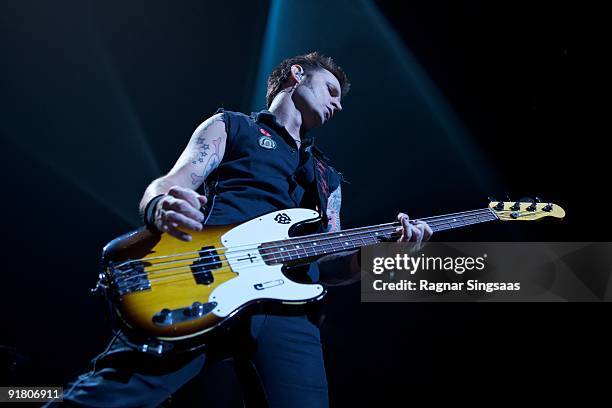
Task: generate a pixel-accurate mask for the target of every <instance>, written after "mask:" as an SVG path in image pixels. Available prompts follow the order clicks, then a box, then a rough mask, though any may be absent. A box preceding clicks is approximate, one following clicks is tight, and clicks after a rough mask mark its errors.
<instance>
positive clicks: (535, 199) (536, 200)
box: [533, 197, 542, 203]
mask: <svg viewBox="0 0 612 408" xmlns="http://www.w3.org/2000/svg"><path fill="white" fill-rule="evenodd" d="M533 201H534V202H536V203H541V202H542V199H540V197H536V198H534V199H533Z"/></svg>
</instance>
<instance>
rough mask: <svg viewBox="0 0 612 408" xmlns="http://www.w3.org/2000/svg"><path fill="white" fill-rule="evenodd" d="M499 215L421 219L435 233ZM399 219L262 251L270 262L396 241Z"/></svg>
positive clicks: (271, 245) (270, 244)
mask: <svg viewBox="0 0 612 408" xmlns="http://www.w3.org/2000/svg"><path fill="white" fill-rule="evenodd" d="M498 219H499V217H498V216H497V214H496V213H495V212H494V211H492V210H491V209H490V208H484V209H480V210H474V211H466V212H460V213H454V214H446V215H439V216H436V217H428V218H420V220H421V221H425V222H427V224H428V225H429V226H430V227H431V229H432V231H433V232H437V231H444V230H449V229H453V228H460V227H465V226H467V225H473V224H480V223H483V222H489V221H495V220H498ZM399 226H400V223H399V222H391V223H387V224H379V225H373V226H369V227H360V228H352V229H347V230H342V231H337V232H326V233H321V234H312V235H306V236H301V237H295V238H290V239H286V240H281V241H273V242H266V243H264V244H262V245H261V247H260V252H261V254H262V256H263V259H264V261H265V262H266V263H267V264H278V263H287V262H299V261H306V260H312V259H313V258H318V257H321V256H325V255H330V254H334V253H338V252H343V251H348V250H352V249H357V248H361V247H363V246H368V245H374V244H377V243H379V242H385V241H392V240H395V239H397V238H399V237H400V235H401V232H396V229H397V228H398V227H399Z"/></svg>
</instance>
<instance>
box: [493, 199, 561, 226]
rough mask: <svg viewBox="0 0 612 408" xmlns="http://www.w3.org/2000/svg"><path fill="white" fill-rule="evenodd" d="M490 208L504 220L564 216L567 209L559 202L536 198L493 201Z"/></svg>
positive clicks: (527, 219)
mask: <svg viewBox="0 0 612 408" xmlns="http://www.w3.org/2000/svg"><path fill="white" fill-rule="evenodd" d="M489 208H490V209H491V210H493V212H495V214H497V216H498V217H499V219H500V220H502V221H534V220H539V219H541V218H545V217H554V218H563V217H565V210H564V209H563V208H561V207H560V206H559V205H557V204H553V203H546V202H540V200H539V199H538V198H537V197H536V199H535V200H531V201H525V200H519V201H491V202H490V203H489Z"/></svg>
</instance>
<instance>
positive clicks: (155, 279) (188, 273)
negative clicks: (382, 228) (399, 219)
mask: <svg viewBox="0 0 612 408" xmlns="http://www.w3.org/2000/svg"><path fill="white" fill-rule="evenodd" d="M481 222H483V221H476V222H472V223H469V224H466V226H467V225H473V224H478V223H481ZM392 235H393V233H392ZM395 235H396V236H399V235H400V234H399V232H398V233H396V234H395ZM370 240H371V242H368V244H367V245H374V244H376V243H378V242H379V241H378V240H376V239H375V238H374V237H370ZM367 245H363V243H361V244H359V245H357V246H356V247H359V246H367ZM352 249H355V247H348V248H346V249H345V250H352ZM339 252H342V251H339ZM224 262H225V263H227V264H224ZM221 264H222V266H221V267H219V268H217V269H214V270H209V271H200V272H193V271H192V270H191V269H189V270H186V271H185V272H178V273H173V274H169V275H163V276H158V277H153V278H149V279H148V281H149V282H151V283H159V282H162V281H168V280H169V279H172V280H170V281H168V282H167V283H176V282H181V281H187V280H189V281H192V279H193V278H192V276H196V275H200V274H204V273H210V274H212V275H222V274H227V273H233V274H236V275H237V274H239V273H240V272H242V271H244V270H245V269H250V268H253V267H259V266H261V264H252V265H248V266H245V267H243V268H241V269H240V270H239V271H237V272H234V271H233V270H232V269H231V265H229V263H228V262H227V261H221ZM191 266H192V265H184V266H178V267H175V268H171V269H173V270H179V269H185V268H191ZM222 271H223V272H222ZM145 275H147V274H146V273H145V274H141V275H139V276H145ZM183 276H184V277H185V278H186V279H176V278H177V277H183ZM135 277H136V276H131V277H127V278H125V279H124V280H123V282H125V281H127V280H130V279H132V278H135ZM138 286H140V284H139V283H137V282H135V283H134V284H132V285H131V286H128V287H127V288H123V289H131V288H133V287H138Z"/></svg>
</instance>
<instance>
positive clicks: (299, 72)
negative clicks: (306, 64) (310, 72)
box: [291, 64, 304, 83]
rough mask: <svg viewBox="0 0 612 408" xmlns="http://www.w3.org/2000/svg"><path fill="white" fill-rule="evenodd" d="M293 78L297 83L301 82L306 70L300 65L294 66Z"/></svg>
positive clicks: (292, 68) (292, 69) (292, 67)
mask: <svg viewBox="0 0 612 408" xmlns="http://www.w3.org/2000/svg"><path fill="white" fill-rule="evenodd" d="M291 77H292V78H293V80H294V81H295V82H296V83H298V82H300V81H301V80H302V79H303V78H304V68H302V66H301V65H299V64H294V65H292V66H291Z"/></svg>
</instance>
